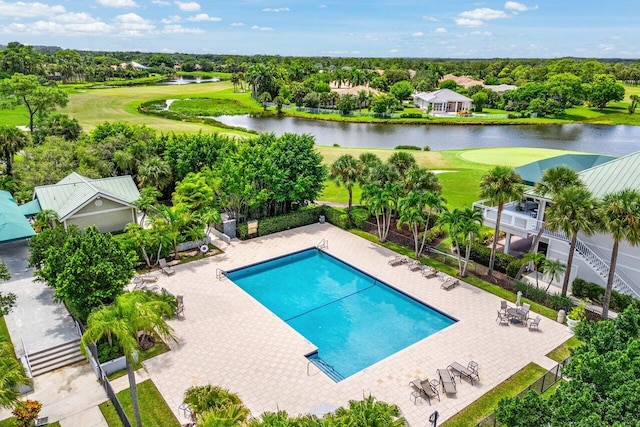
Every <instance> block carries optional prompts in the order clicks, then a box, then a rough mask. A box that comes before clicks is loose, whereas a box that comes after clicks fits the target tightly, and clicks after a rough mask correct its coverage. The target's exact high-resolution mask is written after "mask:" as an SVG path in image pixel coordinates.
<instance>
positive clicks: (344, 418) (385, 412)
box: [331, 396, 405, 427]
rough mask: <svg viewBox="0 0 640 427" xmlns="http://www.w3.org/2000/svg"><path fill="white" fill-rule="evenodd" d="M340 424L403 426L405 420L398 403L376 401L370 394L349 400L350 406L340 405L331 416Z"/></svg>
mask: <svg viewBox="0 0 640 427" xmlns="http://www.w3.org/2000/svg"><path fill="white" fill-rule="evenodd" d="M331 418H333V420H334V421H335V425H339V426H387V427H401V426H404V425H405V420H404V418H402V417H401V416H400V410H399V408H398V407H397V406H396V405H391V404H389V403H385V402H378V401H376V399H375V397H373V396H368V397H367V398H365V399H363V400H357V401H356V400H351V401H349V407H348V408H345V407H340V408H338V409H337V410H336V412H335V414H334V415H333V416H331Z"/></svg>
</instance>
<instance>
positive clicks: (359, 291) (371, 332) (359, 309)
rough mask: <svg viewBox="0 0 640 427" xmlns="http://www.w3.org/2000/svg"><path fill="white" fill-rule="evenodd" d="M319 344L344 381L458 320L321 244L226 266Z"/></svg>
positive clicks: (328, 366) (319, 359) (318, 360)
mask: <svg viewBox="0 0 640 427" xmlns="http://www.w3.org/2000/svg"><path fill="white" fill-rule="evenodd" d="M226 276H227V278H229V279H230V280H231V281H233V282H234V283H235V284H236V285H238V286H239V287H240V288H241V289H243V290H244V291H245V292H247V293H248V294H249V295H251V296H252V297H253V298H255V299H256V300H257V301H259V302H260V303H261V304H262V305H264V306H265V307H267V308H268V309H269V310H271V311H272V312H273V313H274V314H276V315H277V316H278V317H280V318H281V319H282V320H283V321H285V322H286V323H287V324H289V325H290V326H291V327H292V328H294V329H295V330H296V331H298V332H299V333H300V334H302V335H303V336H304V337H305V338H306V339H307V340H308V341H310V342H311V343H313V344H314V345H315V346H316V347H317V348H318V351H317V354H313V355H309V359H310V360H311V361H312V362H314V363H315V364H316V365H317V366H319V367H320V368H321V369H323V370H324V371H325V372H326V373H327V374H329V376H330V377H332V378H333V379H334V380H336V381H339V380H341V379H343V378H346V377H348V376H350V375H353V374H355V373H356V372H359V371H361V370H362V369H364V368H366V367H368V366H370V365H372V364H374V363H376V362H378V361H380V360H382V359H384V358H385V357H387V356H390V355H392V354H394V353H396V352H398V351H400V350H402V349H404V348H405V347H407V346H409V345H411V344H413V343H415V342H418V341H420V340H421V339H423V338H426V337H428V336H429V335H431V334H434V333H435V332H438V331H440V330H442V329H444V328H446V327H447V326H449V325H452V324H453V323H455V322H456V320H455V319H453V318H451V317H450V316H448V315H446V314H444V313H442V312H440V311H438V310H436V309H434V308H432V307H429V306H428V305H425V304H423V303H421V302H419V301H416V300H415V299H413V298H411V297H409V296H407V295H405V294H403V293H401V292H399V291H397V290H396V289H394V288H392V287H390V286H388V285H386V284H385V283H383V282H381V281H379V280H377V279H375V278H374V277H372V276H370V275H368V274H366V273H363V272H361V271H360V270H358V269H356V268H354V267H352V266H350V265H348V264H346V263H344V262H342V261H340V260H338V259H337V258H334V257H333V256H331V255H329V254H327V253H326V252H323V251H321V250H318V249H316V248H312V249H307V250H304V251H300V252H295V253H293V254H290V255H286V256H283V257H280V258H276V259H272V260H269V261H265V262H262V263H259V264H254V265H251V266H248V267H244V268H240V269H236V270H233V271H230V272H228V273H227V274H226Z"/></svg>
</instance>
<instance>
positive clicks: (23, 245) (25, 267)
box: [0, 240, 33, 281]
mask: <svg viewBox="0 0 640 427" xmlns="http://www.w3.org/2000/svg"><path fill="white" fill-rule="evenodd" d="M0 260H1V261H3V262H4V263H5V264H7V267H8V268H9V273H11V280H10V281H14V280H22V279H26V278H29V277H31V276H33V268H29V244H28V243H27V241H26V240H19V241H15V242H9V243H2V244H0Z"/></svg>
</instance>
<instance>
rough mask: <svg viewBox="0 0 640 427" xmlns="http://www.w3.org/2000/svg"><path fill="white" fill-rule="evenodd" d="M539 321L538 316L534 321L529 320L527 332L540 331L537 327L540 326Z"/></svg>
mask: <svg viewBox="0 0 640 427" xmlns="http://www.w3.org/2000/svg"><path fill="white" fill-rule="evenodd" d="M540 320H541V318H540V316H539V315H538V316H536V318H535V319H534V320H529V330H530V331H532V330H534V329H535V330H536V331H539V330H540V329H539V328H538V327H539V326H540Z"/></svg>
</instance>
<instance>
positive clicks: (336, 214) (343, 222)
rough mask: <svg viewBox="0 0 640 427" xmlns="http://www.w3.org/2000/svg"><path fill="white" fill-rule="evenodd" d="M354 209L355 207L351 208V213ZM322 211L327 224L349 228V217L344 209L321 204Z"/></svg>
mask: <svg viewBox="0 0 640 427" xmlns="http://www.w3.org/2000/svg"><path fill="white" fill-rule="evenodd" d="M354 210H355V209H353V208H352V209H351V213H352V214H353V211H354ZM322 212H323V214H324V216H325V218H326V220H327V222H328V223H329V224H333V225H335V226H336V227H340V228H342V229H345V230H346V229H348V228H349V217H348V216H347V210H346V209H337V208H334V207H331V206H323V210H322Z"/></svg>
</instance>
